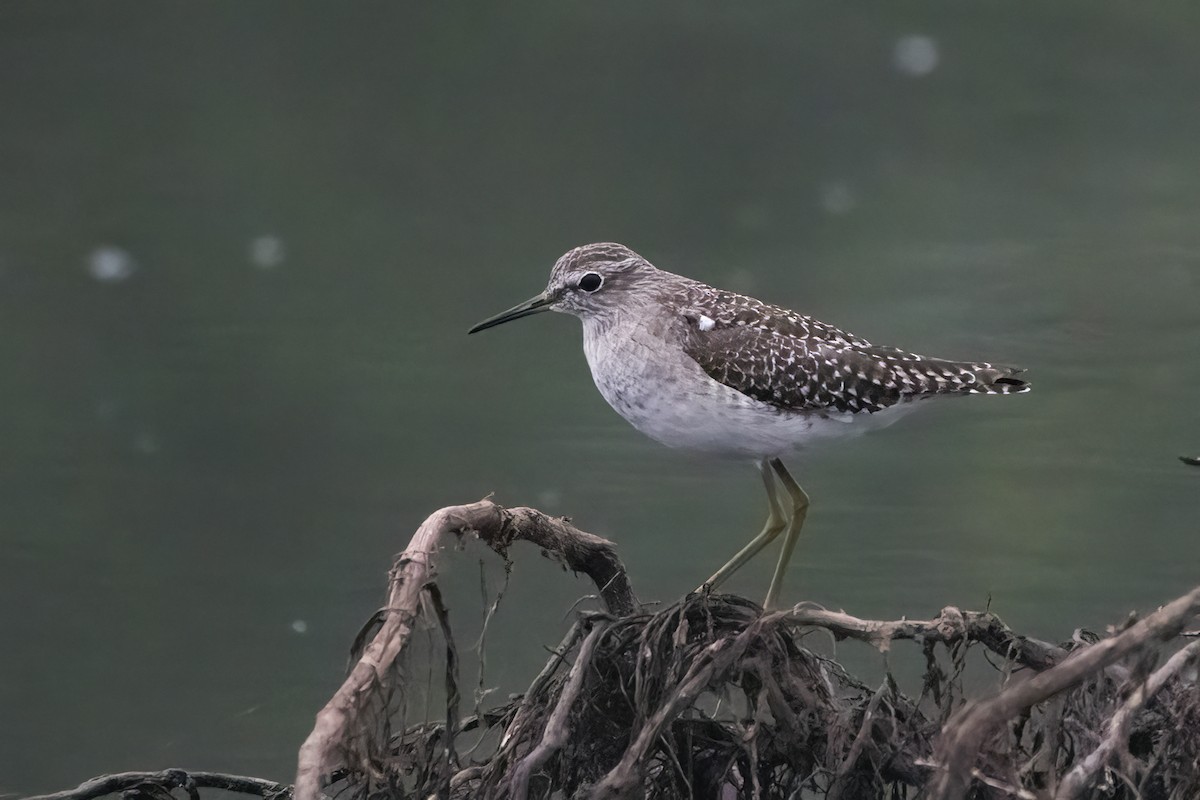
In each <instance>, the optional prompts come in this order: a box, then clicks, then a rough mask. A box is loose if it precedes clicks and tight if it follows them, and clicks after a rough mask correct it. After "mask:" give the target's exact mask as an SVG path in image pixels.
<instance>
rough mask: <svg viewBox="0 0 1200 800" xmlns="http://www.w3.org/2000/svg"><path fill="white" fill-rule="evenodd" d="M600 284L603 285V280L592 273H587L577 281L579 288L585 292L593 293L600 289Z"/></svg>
mask: <svg viewBox="0 0 1200 800" xmlns="http://www.w3.org/2000/svg"><path fill="white" fill-rule="evenodd" d="M602 283H604V278H601V277H600V276H599V275H597V274H596V273H594V272H589V273H588V274H587V275H584V276H583V277H582V278H580V279H579V288H580V289H582V290H583V291H585V292H594V291H596V290H597V289H599V288H600V284H602Z"/></svg>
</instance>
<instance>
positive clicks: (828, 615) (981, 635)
mask: <svg viewBox="0 0 1200 800" xmlns="http://www.w3.org/2000/svg"><path fill="white" fill-rule="evenodd" d="M776 616H778V617H780V618H788V619H790V621H793V622H795V623H797V624H800V625H812V626H815V627H819V628H825V629H826V630H828V631H829V632H830V633H832V634H833V635H834V636H835V637H837V638H838V639H857V640H858V641H861V642H867V643H868V644H872V645H874V646H875V647H878V648H879V649H880V650H887V649H888V647H889V646H890V645H891V643H892V642H893V641H894V640H896V639H914V640H921V641H934V642H941V643H942V644H946V645H950V644H954V643H956V642H962V641H975V642H979V643H980V644H982V645H984V646H985V647H987V648H988V649H989V650H992V651H994V652H996V653H998V654H999V655H1001V656H1003V657H1004V658H1011V659H1012V660H1014V661H1016V662H1018V663H1020V664H1023V665H1024V666H1027V667H1030V668H1032V669H1036V670H1043V669H1047V668H1049V667H1052V666H1054V665H1055V664H1057V663H1058V662H1060V661H1062V660H1063V659H1064V658H1066V656H1067V651H1066V650H1064V649H1063V648H1061V647H1058V646H1057V645H1053V644H1049V643H1047V642H1043V641H1039V640H1038V639H1033V638H1030V637H1028V636H1021V635H1020V634H1018V633H1015V632H1013V630H1012V629H1011V628H1009V627H1008V626H1007V625H1005V624H1004V622H1003V621H1002V620H1001V619H1000V618H999V617H997V616H996V615H995V614H989V613H981V612H978V611H960V610H959V609H957V608H955V607H954V606H947V607H946V608H943V609H942V613H941V614H939V615H938V616H937V617H936V618H935V619H928V620H918V619H901V620H891V621H879V620H869V619H859V618H858V617H852V616H850V615H849V614H846V613H844V612H841V611H826V610H825V609H823V608H817V607H813V606H808V605H798V606H796V607H795V608H794V609H792V610H790V611H779V612H776Z"/></svg>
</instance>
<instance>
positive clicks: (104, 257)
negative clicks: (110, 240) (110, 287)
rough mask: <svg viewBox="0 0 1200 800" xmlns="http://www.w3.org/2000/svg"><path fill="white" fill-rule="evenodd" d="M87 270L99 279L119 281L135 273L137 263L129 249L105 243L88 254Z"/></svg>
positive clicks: (110, 281)
mask: <svg viewBox="0 0 1200 800" xmlns="http://www.w3.org/2000/svg"><path fill="white" fill-rule="evenodd" d="M87 270H88V273H89V274H90V275H91V276H92V277H93V278H95V279H96V280H98V281H101V282H103V283H117V282H119V281H123V280H126V279H128V278H129V277H130V276H131V275H133V273H134V272H135V271H136V270H137V263H136V262H135V261H134V260H133V256H131V255H130V254H129V251H127V250H124V249H122V248H120V247H112V246H111V245H105V246H102V247H97V248H96V249H95V250H93V251H92V252H91V253H89V254H88V257H87Z"/></svg>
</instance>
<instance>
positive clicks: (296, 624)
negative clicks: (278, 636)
mask: <svg viewBox="0 0 1200 800" xmlns="http://www.w3.org/2000/svg"><path fill="white" fill-rule="evenodd" d="M292 632H293V633H308V623H307V622H305V621H304V620H302V619H294V620H292Z"/></svg>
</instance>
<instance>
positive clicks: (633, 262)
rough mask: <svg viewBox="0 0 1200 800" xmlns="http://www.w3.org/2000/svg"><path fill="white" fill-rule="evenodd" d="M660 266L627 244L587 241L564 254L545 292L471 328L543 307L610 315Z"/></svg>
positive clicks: (585, 315)
mask: <svg viewBox="0 0 1200 800" xmlns="http://www.w3.org/2000/svg"><path fill="white" fill-rule="evenodd" d="M656 272H657V270H656V269H655V268H654V267H653V266H651V264H650V262H649V261H647V260H646V259H644V258H642V257H641V256H639V255H638V254H637V253H635V252H633V251H632V250H630V249H629V248H628V247H626V246H625V245H623V244H615V243H613V242H601V243H598V244H585V245H583V246H582V247H576V248H575V249H574V250H570V251H568V252H567V253H565V254H564V255H563V257H562V258H560V259H558V261H557V262H556V263H555V264H554V269H552V270H551V271H550V282H549V283H548V284H546V290H545V291H544V292H542V293H541V294H539V295H535V296H534V297H531V298H529V299H528V300H526V301H525V302H524V303H520V304H518V305H515V306H513V307H512V308H510V309H508V310H507V311H502V312H501V313H499V314H497V315H496V316H494V317H489V318H487V319H485V320H484V321H483V322H480V323H479V324H478V325H476V326H475V327H473V328H471V330H469V331H468V333H475V332H477V331H482V330H485V329H487V328H491V327H494V326H496V325H499V324H501V323H504V322H509V321H511V320H514V319H520V318H521V317H527V316H529V315H530V314H537V313H540V312H542V311H562V312H565V313H567V314H574V315H575V316H577V317H581V318H583V319H585V320H586V319H589V318H604V317H607V316H610V315H612V314H614V313H616V311H618V310H619V309H621V308H623V307H626V306H628V305H629V304H631V303H636V302H637V301H638V299H639V297H641V296H642V295H643V294H644V293H643V292H641V291H640V290H641V289H643V288H645V287H646V286H647V279H648V278H651V277H652V276H653V275H654V273H656Z"/></svg>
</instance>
